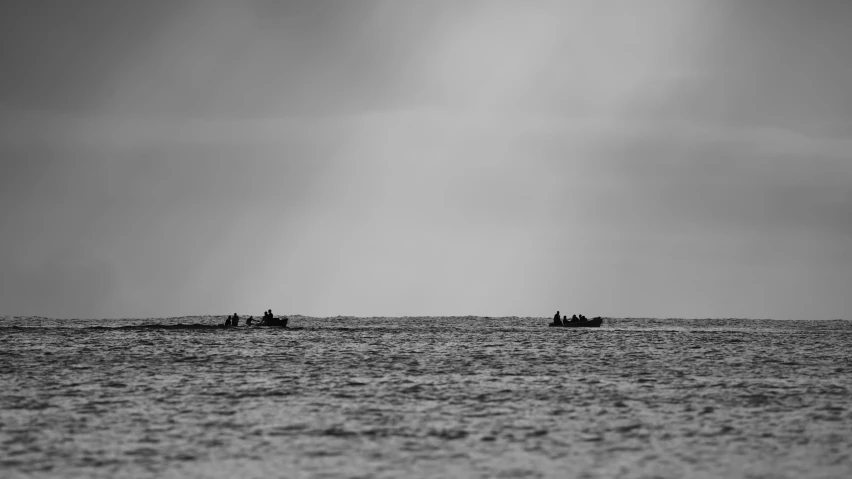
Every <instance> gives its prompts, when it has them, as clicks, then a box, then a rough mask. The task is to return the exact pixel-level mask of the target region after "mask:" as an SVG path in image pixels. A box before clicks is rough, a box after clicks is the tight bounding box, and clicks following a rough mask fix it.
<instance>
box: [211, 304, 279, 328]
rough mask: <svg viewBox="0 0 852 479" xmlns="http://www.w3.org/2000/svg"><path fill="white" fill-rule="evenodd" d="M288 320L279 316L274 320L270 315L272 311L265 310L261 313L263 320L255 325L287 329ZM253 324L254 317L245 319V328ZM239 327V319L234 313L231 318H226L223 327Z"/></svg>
mask: <svg viewBox="0 0 852 479" xmlns="http://www.w3.org/2000/svg"><path fill="white" fill-rule="evenodd" d="M287 321H288V318H287V317H286V316H281V317H280V318H276V317H275V316H273V315H272V310H271V309H269V310H266V311H264V312H263V319H261V320H260V322H259V323H257V325H258V326H282V327H285V328H286V327H287ZM253 323H254V316H249V317H248V319H246V326H251V325H252V324H253ZM239 325H240V317H239V316H237V313H234V315H233V316H228V319H226V320H225V327H230V326H239Z"/></svg>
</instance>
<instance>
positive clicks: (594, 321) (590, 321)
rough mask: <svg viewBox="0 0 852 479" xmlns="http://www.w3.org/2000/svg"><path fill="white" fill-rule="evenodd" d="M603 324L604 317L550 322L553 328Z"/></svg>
mask: <svg viewBox="0 0 852 479" xmlns="http://www.w3.org/2000/svg"><path fill="white" fill-rule="evenodd" d="M601 324H603V318H596V319H588V320H586V321H576V322H573V323H565V324H553V323H551V324H550V327H551V328H600V327H601Z"/></svg>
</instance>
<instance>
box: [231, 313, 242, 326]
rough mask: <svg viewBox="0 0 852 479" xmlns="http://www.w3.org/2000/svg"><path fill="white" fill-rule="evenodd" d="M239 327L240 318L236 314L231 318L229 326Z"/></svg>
mask: <svg viewBox="0 0 852 479" xmlns="http://www.w3.org/2000/svg"><path fill="white" fill-rule="evenodd" d="M239 325H240V317H239V316H237V313H234V315H233V316H232V317H231V326H239Z"/></svg>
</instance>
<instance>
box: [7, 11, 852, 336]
mask: <svg viewBox="0 0 852 479" xmlns="http://www.w3.org/2000/svg"><path fill="white" fill-rule="evenodd" d="M2 9H3V11H2V15H0V45H2V47H0V65H2V66H1V67H0V68H2V74H0V158H1V159H0V162H2V163H0V205H2V207H0V234H2V236H0V271H1V272H2V273H0V274H2V277H0V314H13V315H23V314H28V315H29V314H32V315H43V316H56V317H140V316H178V315H186V314H225V313H231V312H238V313H240V314H255V315H257V314H260V313H261V311H262V310H264V309H268V308H272V309H273V311H274V312H276V313H280V314H307V315H319V316H326V315H338V314H343V315H360V316H365V315H465V314H476V315H491V316H504V315H523V316H526V315H541V316H546V315H552V314H553V312H554V311H555V310H557V309H560V310H562V311H563V312H566V313H568V314H569V315H570V314H572V313H575V312H576V313H581V312H582V313H584V314H586V315H588V316H596V315H603V316H656V317H772V318H780V319H783V318H807V319H830V318H850V317H852V294H850V291H852V93H850V90H849V85H852V55H850V54H849V46H850V45H852V29H850V28H849V25H850V22H852V2H846V1H843V0H837V1H808V2H804V1H783V0H766V1H742V0H728V1H725V0H697V1H690V0H670V1H654V0H649V1H641V2H639V1H633V0H623V1H609V0H588V1H569V0H555V1H530V0H524V1H514V0H513V1H508V0H507V1H499V0H493V1H432V0H430V1H428V2H426V1H398V0H391V1H386V2H378V1H317V0H309V1H303V2H279V1H273V0H266V1H214V0H199V1H188V2H187V1H183V2H181V1H175V0H167V1H145V2H141V1H118V0H103V1H92V0H87V1H81V2H70V1H67V0H57V1H33V0H21V1H13V2H4V3H3V7H2Z"/></svg>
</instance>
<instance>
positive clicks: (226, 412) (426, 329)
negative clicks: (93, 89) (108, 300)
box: [0, 316, 852, 478]
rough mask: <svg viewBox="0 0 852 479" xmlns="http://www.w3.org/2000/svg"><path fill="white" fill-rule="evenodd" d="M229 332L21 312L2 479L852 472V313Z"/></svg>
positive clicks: (170, 321) (0, 331) (6, 379)
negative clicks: (849, 316)
mask: <svg viewBox="0 0 852 479" xmlns="http://www.w3.org/2000/svg"><path fill="white" fill-rule="evenodd" d="M243 318H244V317H243ZM223 321H224V317H213V316H197V317H182V318H165V319H164V318H154V319H119V320H97V321H96V320H58V319H49V318H35V317H27V318H23V317H6V318H3V319H0V476H2V477H4V478H18V477H21V478H23V477H68V478H70V477H87V478H89V477H92V478H101V477H103V478H121V477H134V478H136V477H165V478H171V477H174V478H178V477H180V478H187V477H188V478H192V477H209V478H231V477H243V478H255V477H256V478H270V477H287V478H301V477H328V478H337V477H341V478H343V477H347V478H348V477H352V478H355V477H387V478H399V477H406V478H426V477H436V478H437V477H501V478H526V477H530V478H533V477H536V478H537V477H559V478H562V477H578V478H596V477H601V478H653V477H665V478H668V477H671V478H679V477H691V478H761V477H766V478H770V477H771V478H849V477H852V456H850V454H852V399H851V398H852V359H850V354H849V345H850V344H852V322H850V321H846V320H833V321H776V320H744V319H712V320H711V319H706V320H683V319H635V318H634V319H628V318H625V319H610V318H607V319H605V320H604V323H603V326H602V327H601V328H589V329H573V328H548V327H547V325H548V323H549V321H550V319H549V318H482V317H472V316H467V317H438V318H436V317H404V318H353V317H338V318H310V317H302V316H295V317H291V319H290V325H291V326H292V327H294V328H293V329H275V328H245V327H242V325H241V327H239V328H229V329H224V328H222V329H218V328H214V329H173V328H160V327H156V326H152V325H158V324H160V325H174V324H179V323H181V324H192V323H198V324H209V325H212V324H216V323H221V322H223ZM145 325H148V326H149V327H143V326H145Z"/></svg>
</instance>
